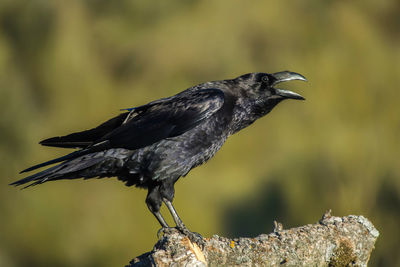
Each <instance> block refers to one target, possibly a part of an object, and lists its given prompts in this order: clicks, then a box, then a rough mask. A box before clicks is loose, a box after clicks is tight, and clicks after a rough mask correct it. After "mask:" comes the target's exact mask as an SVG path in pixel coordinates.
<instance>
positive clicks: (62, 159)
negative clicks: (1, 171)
mask: <svg viewBox="0 0 400 267" xmlns="http://www.w3.org/2000/svg"><path fill="white" fill-rule="evenodd" d="M83 154H85V153H84V150H79V151H74V152H72V153H69V154H67V155H65V156H62V157H59V158H56V159H52V160H49V161H46V162H43V163H40V164H37V165H34V166H32V167H29V168H27V169H25V170H23V171H21V172H20V173H24V172H29V171H33V170H36V169H39V168H41V167H44V166H47V165H50V164H54V163H58V162H61V161H65V160H68V159H73V158H76V157H79V156H81V155H83Z"/></svg>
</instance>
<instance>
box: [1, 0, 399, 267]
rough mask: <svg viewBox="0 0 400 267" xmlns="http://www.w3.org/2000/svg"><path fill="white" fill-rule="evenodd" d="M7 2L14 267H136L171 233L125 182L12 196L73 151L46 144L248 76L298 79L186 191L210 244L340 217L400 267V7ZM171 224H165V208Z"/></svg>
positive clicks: (7, 246) (196, 173)
mask: <svg viewBox="0 0 400 267" xmlns="http://www.w3.org/2000/svg"><path fill="white" fill-rule="evenodd" d="M159 2H160V3H154V2H152V1H132V0H123V1H107V0H86V1H75V0H72V1H51V0H36V1H32V0H25V1H24V0H18V1H16V0H2V1H1V2H0V106H1V112H0V159H1V160H0V174H1V184H0V266H97V267H98V266H123V265H124V264H127V263H128V262H129V260H130V259H131V258H133V257H134V256H137V255H139V254H141V253H143V252H145V251H149V250H151V248H152V245H153V244H154V243H155V241H156V239H157V237H156V232H157V230H158V229H159V225H158V223H157V221H156V220H155V219H154V218H153V216H152V215H151V214H150V212H148V210H147V207H146V205H145V203H144V200H145V196H146V191H145V190H139V189H134V188H127V187H125V186H123V184H122V183H121V182H118V181H117V180H116V179H103V180H90V181H81V180H79V181H59V182H55V183H46V184H44V185H41V186H38V187H34V188H30V189H28V190H24V191H20V190H18V189H15V188H13V187H10V186H8V185H7V184H8V183H10V182H12V181H15V180H16V179H20V178H22V177H23V176H22V175H18V172H19V171H20V170H22V169H24V168H26V167H28V166H31V165H33V164H36V163H39V162H42V161H45V160H48V159H51V158H53V157H56V156H60V155H63V154H64V153H67V152H68V150H62V149H54V148H53V149H52V148H47V147H40V146H39V145H38V144H37V143H38V141H40V140H41V139H44V138H47V137H52V136H55V135H64V134H67V133H70V132H72V131H78V130H83V129H86V128H89V127H93V126H96V125H97V124H98V123H101V122H103V121H105V120H106V119H108V118H109V117H111V116H113V115H116V114H118V113H119V109H120V108H127V107H132V106H137V105H141V104H145V103H147V102H148V101H151V100H154V99H157V98H160V97H166V96H170V95H172V94H175V93H177V92H179V91H181V90H183V89H185V88H188V87H190V86H192V85H195V84H198V83H201V82H205V81H210V80H219V79H227V78H233V77H236V76H238V75H241V74H244V73H248V72H256V71H262V72H276V71H281V70H287V69H288V70H292V71H296V72H299V73H301V74H303V75H305V76H306V77H307V78H308V79H309V83H307V84H306V83H300V82H291V83H287V84H285V85H283V86H284V87H285V88H291V89H293V90H294V91H297V92H299V93H301V94H302V95H304V96H305V97H306V98H307V101H305V102H301V101H286V102H284V103H282V104H280V105H279V106H278V107H277V108H276V109H275V110H274V111H273V112H272V113H271V114H270V115H269V116H267V117H265V118H263V119H261V120H259V121H258V122H257V123H255V124H254V125H252V126H251V127H249V128H248V129H245V130H243V131H242V132H240V133H239V134H237V135H235V136H233V137H231V138H230V139H229V140H228V142H227V143H226V144H225V145H224V146H223V148H222V149H221V151H220V152H218V153H217V155H216V156H215V158H213V159H212V160H211V161H210V162H209V163H208V164H207V165H205V166H202V167H199V168H197V169H195V170H193V171H192V172H191V173H190V174H189V175H188V176H187V178H184V179H181V180H180V181H179V182H178V183H177V186H176V197H175V201H174V203H175V206H176V208H177V209H178V211H179V212H180V215H181V217H182V218H183V220H184V221H185V223H186V225H187V226H188V227H189V228H190V229H192V230H193V231H197V232H199V233H201V234H203V235H204V236H211V235H213V234H219V235H227V236H239V235H241V236H255V235H258V234H260V233H265V232H270V231H271V230H272V221H273V220H274V219H276V220H278V221H280V222H282V223H283V225H284V227H293V226H297V225H302V224H307V223H313V222H316V221H317V220H318V219H319V218H320V217H321V215H322V214H323V213H324V212H325V211H326V210H327V209H330V208H331V209H332V210H333V215H337V216H344V215H349V214H357V215H360V214H362V215H364V216H366V217H368V218H369V219H370V220H371V221H372V222H373V223H374V225H375V226H376V227H377V228H378V230H379V231H380V233H381V236H380V237H379V239H378V242H377V243H376V250H375V251H374V252H373V254H372V257H371V260H370V266H400V254H399V248H400V227H399V224H400V179H399V177H400V160H399V148H400V144H399V136H400V103H399V97H400V93H399V90H400V88H399V87H400V86H399V85H400V30H399V29H400V19H399V14H400V2H399V1H395V0H393V1H389V0H387V1H376V0H357V1H351V2H350V1H317V0H314V1H288V0H287V1H239V0H233V1H232V0H230V1H227V0H225V1H176V0H175V1H159ZM163 212H164V214H165V215H166V217H167V218H168V219H170V216H169V215H167V213H166V210H165V209H164V210H163Z"/></svg>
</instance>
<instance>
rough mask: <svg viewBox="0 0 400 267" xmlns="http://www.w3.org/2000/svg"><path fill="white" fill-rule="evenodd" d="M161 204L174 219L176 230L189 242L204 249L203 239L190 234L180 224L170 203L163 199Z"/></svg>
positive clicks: (198, 235)
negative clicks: (163, 204)
mask: <svg viewBox="0 0 400 267" xmlns="http://www.w3.org/2000/svg"><path fill="white" fill-rule="evenodd" d="M163 202H164V203H165V205H166V206H167V208H168V210H169V212H170V213H171V215H172V218H173V219H174V221H175V223H176V228H177V229H178V230H179V231H180V232H181V233H182V234H184V235H186V236H187V237H188V238H189V239H190V241H192V242H194V243H197V244H198V245H200V246H201V247H204V246H205V242H204V240H203V237H202V236H201V235H200V234H199V233H195V232H191V231H190V230H189V229H187V227H186V226H185V224H184V223H183V222H182V220H181V218H179V215H178V213H177V212H176V210H175V208H174V205H172V202H171V201H169V200H168V199H166V198H163Z"/></svg>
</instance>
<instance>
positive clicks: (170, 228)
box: [157, 227, 174, 240]
mask: <svg viewBox="0 0 400 267" xmlns="http://www.w3.org/2000/svg"><path fill="white" fill-rule="evenodd" d="M172 229H174V228H172V227H161V228H160V229H159V230H158V231H157V239H158V240H160V239H161V237H162V235H161V233H162V234H163V235H164V234H165V233H167V232H169V231H170V230H172Z"/></svg>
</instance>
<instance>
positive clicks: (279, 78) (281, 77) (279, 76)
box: [272, 71, 307, 100]
mask: <svg viewBox="0 0 400 267" xmlns="http://www.w3.org/2000/svg"><path fill="white" fill-rule="evenodd" d="M272 76H273V77H274V78H275V81H274V82H273V84H272V86H274V85H276V84H278V83H281V82H287V81H292V80H300V81H305V82H306V81H307V79H306V77H304V76H303V75H301V74H299V73H296V72H290V71H282V72H277V73H274V74H272ZM275 90H276V94H277V95H280V96H282V97H284V98H291V99H298V100H305V98H304V97H302V96H301V95H299V94H298V93H295V92H292V91H289V90H283V89H277V88H275Z"/></svg>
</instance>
